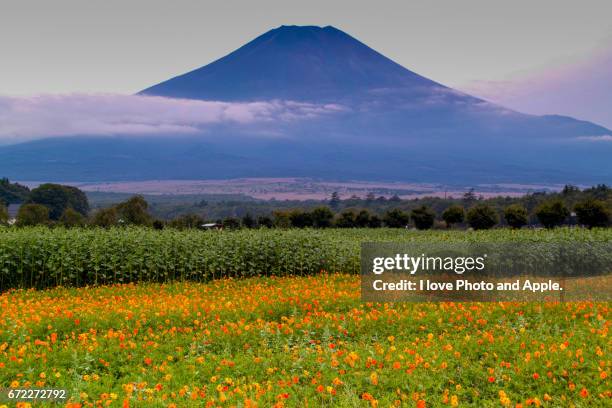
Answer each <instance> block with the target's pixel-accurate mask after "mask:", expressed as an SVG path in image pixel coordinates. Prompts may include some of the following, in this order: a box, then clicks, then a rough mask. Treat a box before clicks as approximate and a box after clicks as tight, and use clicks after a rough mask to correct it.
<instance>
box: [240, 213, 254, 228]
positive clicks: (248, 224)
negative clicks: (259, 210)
mask: <svg viewBox="0 0 612 408" xmlns="http://www.w3.org/2000/svg"><path fill="white" fill-rule="evenodd" d="M242 226H243V227H245V228H255V227H256V226H257V222H256V221H255V218H253V217H252V216H251V214H249V213H246V214H245V216H244V217H242Z"/></svg>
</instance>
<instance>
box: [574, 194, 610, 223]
mask: <svg viewBox="0 0 612 408" xmlns="http://www.w3.org/2000/svg"><path fill="white" fill-rule="evenodd" d="M574 211H576V216H578V222H579V223H580V224H582V225H586V226H587V227H589V228H593V227H606V226H608V224H609V223H610V210H609V208H607V207H606V204H605V203H604V202H603V201H600V200H593V199H588V200H585V201H581V202H579V203H578V204H576V207H574Z"/></svg>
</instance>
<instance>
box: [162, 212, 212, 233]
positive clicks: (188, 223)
mask: <svg viewBox="0 0 612 408" xmlns="http://www.w3.org/2000/svg"><path fill="white" fill-rule="evenodd" d="M202 224H204V219H203V218H202V217H200V216H199V215H198V214H185V215H181V216H179V217H177V218H175V219H173V220H172V221H170V224H169V226H170V227H171V228H176V229H191V228H200V227H201V225H202Z"/></svg>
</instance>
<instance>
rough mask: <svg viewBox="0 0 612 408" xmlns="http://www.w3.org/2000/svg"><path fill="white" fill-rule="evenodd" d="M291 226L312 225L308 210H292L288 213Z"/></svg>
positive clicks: (303, 226)
mask: <svg viewBox="0 0 612 408" xmlns="http://www.w3.org/2000/svg"><path fill="white" fill-rule="evenodd" d="M289 220H290V221H291V226H292V227H295V228H306V227H312V224H313V222H312V216H311V214H310V213H309V212H306V211H302V210H293V211H291V212H290V213H289Z"/></svg>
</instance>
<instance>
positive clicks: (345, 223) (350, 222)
mask: <svg viewBox="0 0 612 408" xmlns="http://www.w3.org/2000/svg"><path fill="white" fill-rule="evenodd" d="M335 225H336V227H338V228H355V226H356V214H355V212H353V211H351V210H344V211H342V212H341V213H340V214H339V215H338V218H337V219H336V222H335Z"/></svg>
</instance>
